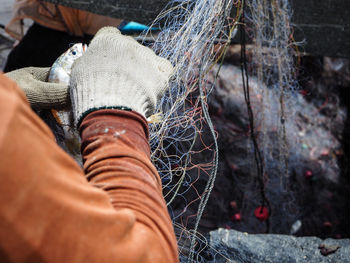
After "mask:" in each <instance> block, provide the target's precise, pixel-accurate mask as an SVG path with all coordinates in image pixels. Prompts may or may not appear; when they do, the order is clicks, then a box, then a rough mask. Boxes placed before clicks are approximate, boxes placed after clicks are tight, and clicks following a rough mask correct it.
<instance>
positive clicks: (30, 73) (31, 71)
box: [5, 67, 69, 109]
mask: <svg viewBox="0 0 350 263" xmlns="http://www.w3.org/2000/svg"><path fill="white" fill-rule="evenodd" d="M49 71H50V68H36V67H28V68H22V69H18V70H14V71H11V72H8V73H6V74H5V75H6V76H8V77H9V78H11V79H12V80H14V81H15V82H16V83H17V85H18V86H19V87H20V88H21V89H22V90H23V91H24V92H25V94H26V95H27V98H28V101H29V102H30V104H31V106H32V107H33V108H35V109H52V108H60V107H64V106H66V105H67V104H68V102H69V93H68V92H69V91H68V86H67V85H65V84H59V83H49V82H46V80H47V75H48V73H49Z"/></svg>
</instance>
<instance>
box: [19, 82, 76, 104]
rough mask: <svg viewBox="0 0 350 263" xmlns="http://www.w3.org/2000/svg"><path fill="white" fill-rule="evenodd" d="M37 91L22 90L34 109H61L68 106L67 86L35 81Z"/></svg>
mask: <svg viewBox="0 0 350 263" xmlns="http://www.w3.org/2000/svg"><path fill="white" fill-rule="evenodd" d="M36 84H37V87H38V89H24V92H25V93H26V95H27V98H28V101H29V102H30V104H31V106H32V107H33V108H35V109H52V108H55V109H61V108H65V107H66V106H68V105H69V102H70V100H69V90H68V86H67V85H65V84H61V83H43V82H40V81H36Z"/></svg>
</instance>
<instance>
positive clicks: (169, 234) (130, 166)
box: [80, 110, 177, 258]
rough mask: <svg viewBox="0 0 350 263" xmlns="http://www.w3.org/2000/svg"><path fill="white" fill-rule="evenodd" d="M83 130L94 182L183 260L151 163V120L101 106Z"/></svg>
mask: <svg viewBox="0 0 350 263" xmlns="http://www.w3.org/2000/svg"><path fill="white" fill-rule="evenodd" d="M80 130H81V137H82V154H83V158H84V170H85V173H86V176H87V179H88V180H89V182H90V183H91V184H92V185H94V186H96V187H98V188H101V189H103V190H105V191H106V192H107V193H108V195H109V197H110V201H111V203H112V204H113V207H114V208H115V209H116V210H120V209H124V208H127V209H130V210H132V211H133V212H134V213H135V215H136V223H137V224H141V225H142V227H145V228H148V229H150V230H151V231H153V232H154V233H156V236H157V238H159V240H160V242H161V243H162V244H163V245H162V246H164V247H165V248H166V249H167V250H168V253H170V254H172V257H173V258H177V245H176V239H175V235H174V231H173V227H172V224H171V220H170V217H169V215H168V211H167V208H166V205H165V201H164V199H163V196H162V188H161V181H160V178H159V175H158V173H157V171H156V169H155V167H154V166H153V164H152V163H151V161H150V149H149V143H148V124H147V122H146V120H145V119H144V118H143V117H142V116H141V115H139V114H137V113H135V112H128V111H122V110H100V111H96V112H93V113H90V114H89V115H88V116H87V117H86V118H85V119H84V121H83V122H82V124H81V126H80Z"/></svg>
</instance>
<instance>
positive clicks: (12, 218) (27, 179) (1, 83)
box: [0, 74, 178, 263]
mask: <svg viewBox="0 0 350 263" xmlns="http://www.w3.org/2000/svg"><path fill="white" fill-rule="evenodd" d="M0 120H1V125H0V156H1V158H0V178H1V183H0V193H1V194H0V259H1V260H0V261H1V262H99V263H100V262H102V263H103V262H178V256H177V246H176V240H175V235H174V231H173V228H172V225H171V221H170V218H169V215H168V213H167V209H166V206H165V202H164V200H163V198H162V194H161V183H160V179H159V176H158V174H157V172H156V170H155V168H154V167H153V165H152V164H151V163H150V161H149V146H148V142H147V124H146V122H145V120H144V119H143V118H142V117H141V116H139V115H138V114H136V113H132V112H121V111H117V110H107V111H97V112H94V113H91V114H89V115H88V116H87V117H86V118H85V119H84V121H83V123H82V125H81V133H82V142H83V155H84V160H85V164H84V169H85V171H86V174H87V178H88V180H89V181H90V182H88V181H87V180H86V176H85V174H84V172H83V171H82V170H81V168H80V167H79V166H78V165H77V164H76V163H75V162H74V161H73V159H71V158H70V157H69V156H68V155H67V154H66V153H65V152H64V151H63V150H61V149H60V148H59V147H58V146H57V144H56V143H55V141H54V136H53V134H52V133H51V131H50V130H49V128H48V127H47V126H46V125H45V124H44V123H43V122H42V121H41V120H40V119H39V118H38V117H37V116H36V114H35V113H34V112H32V110H31V109H30V106H29V105H28V102H27V101H26V99H25V95H24V94H23V92H22V91H21V90H20V89H19V88H18V87H17V86H16V84H15V83H14V82H12V81H10V80H9V79H7V78H6V77H5V76H4V75H1V74H0Z"/></svg>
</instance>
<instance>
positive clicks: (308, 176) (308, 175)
mask: <svg viewBox="0 0 350 263" xmlns="http://www.w3.org/2000/svg"><path fill="white" fill-rule="evenodd" d="M304 176H305V177H306V178H310V177H312V176H313V173H312V171H311V170H307V171H305V173H304Z"/></svg>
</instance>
